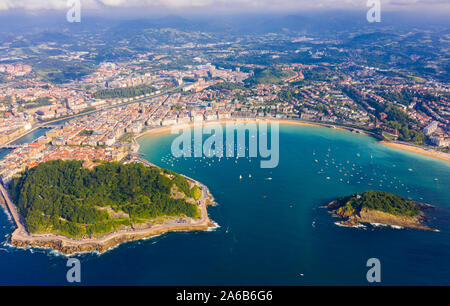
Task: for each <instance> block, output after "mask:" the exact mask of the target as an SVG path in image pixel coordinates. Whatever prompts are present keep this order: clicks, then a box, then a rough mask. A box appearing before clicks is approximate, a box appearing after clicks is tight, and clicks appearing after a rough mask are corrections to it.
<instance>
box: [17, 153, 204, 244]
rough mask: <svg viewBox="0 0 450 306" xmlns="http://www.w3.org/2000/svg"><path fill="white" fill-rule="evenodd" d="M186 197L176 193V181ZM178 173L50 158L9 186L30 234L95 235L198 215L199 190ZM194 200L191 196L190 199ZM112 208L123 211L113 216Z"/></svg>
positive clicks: (138, 166)
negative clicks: (145, 222)
mask: <svg viewBox="0 0 450 306" xmlns="http://www.w3.org/2000/svg"><path fill="white" fill-rule="evenodd" d="M174 185H175V186H176V187H177V190H178V191H179V192H182V193H183V194H184V195H185V197H184V198H176V199H175V198H174V197H172V196H171V193H172V191H173V186H174ZM195 187H196V185H195V186H194V187H192V188H191V187H190V183H189V182H188V181H187V180H186V179H185V178H183V177H182V176H180V175H179V174H176V173H174V172H171V171H168V170H162V169H159V168H156V167H146V166H144V165H143V164H140V163H130V164H122V163H118V162H112V163H110V162H104V163H102V164H100V165H98V166H96V167H94V168H93V169H92V170H89V169H86V168H83V162H81V161H61V160H58V161H50V162H46V163H41V164H39V165H38V166H36V167H34V168H31V169H29V170H27V171H25V172H24V173H22V175H21V176H20V177H18V178H15V179H14V180H13V181H12V182H11V184H10V186H9V188H10V193H11V196H12V198H13V201H14V202H15V203H16V205H17V207H18V210H19V212H20V214H21V215H22V217H23V219H24V221H25V224H26V226H27V229H28V230H29V232H31V233H38V232H59V233H62V234H65V235H68V236H74V237H77V236H81V235H92V234H98V233H105V232H110V231H112V230H114V229H115V228H117V227H119V226H122V225H127V226H128V225H130V224H131V222H133V223H135V222H141V221H143V220H151V219H154V218H157V217H161V216H187V217H197V216H198V209H197V207H196V205H195V204H191V203H189V202H188V201H187V200H188V199H189V198H194V199H196V200H198V198H199V190H198V189H197V188H198V187H197V188H195ZM190 202H192V201H190ZM108 209H112V210H113V211H114V212H119V213H122V216H125V217H122V218H112V217H111V216H110V215H109V214H108V212H107V211H108Z"/></svg>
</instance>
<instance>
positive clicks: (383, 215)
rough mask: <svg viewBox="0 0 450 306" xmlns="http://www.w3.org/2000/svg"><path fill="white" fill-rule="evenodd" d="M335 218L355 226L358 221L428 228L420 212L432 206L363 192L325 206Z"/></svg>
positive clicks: (423, 214) (425, 218)
mask: <svg viewBox="0 0 450 306" xmlns="http://www.w3.org/2000/svg"><path fill="white" fill-rule="evenodd" d="M325 208H327V209H328V210H329V211H330V212H331V213H332V214H333V216H334V217H337V218H340V219H341V221H339V222H338V223H339V224H340V225H343V226H349V227H356V226H359V225H360V224H361V223H371V224H383V225H390V226H398V227H405V228H413V229H421V230H430V231H433V230H435V229H432V228H430V227H429V226H427V225H425V224H424V222H425V221H426V220H427V216H426V215H425V213H424V212H423V210H425V209H430V208H432V206H431V205H427V204H423V203H419V202H415V201H412V200H410V199H405V198H403V197H400V196H398V195H395V194H391V193H387V192H382V191H366V192H364V193H362V194H353V195H351V196H348V197H341V198H339V199H337V200H335V201H333V202H331V203H329V204H328V205H327V206H325Z"/></svg>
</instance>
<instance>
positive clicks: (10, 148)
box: [0, 144, 26, 150]
mask: <svg viewBox="0 0 450 306" xmlns="http://www.w3.org/2000/svg"><path fill="white" fill-rule="evenodd" d="M25 146H26V145H24V144H21V145H14V144H9V145H3V146H0V149H7V150H14V149H18V148H24V147H25Z"/></svg>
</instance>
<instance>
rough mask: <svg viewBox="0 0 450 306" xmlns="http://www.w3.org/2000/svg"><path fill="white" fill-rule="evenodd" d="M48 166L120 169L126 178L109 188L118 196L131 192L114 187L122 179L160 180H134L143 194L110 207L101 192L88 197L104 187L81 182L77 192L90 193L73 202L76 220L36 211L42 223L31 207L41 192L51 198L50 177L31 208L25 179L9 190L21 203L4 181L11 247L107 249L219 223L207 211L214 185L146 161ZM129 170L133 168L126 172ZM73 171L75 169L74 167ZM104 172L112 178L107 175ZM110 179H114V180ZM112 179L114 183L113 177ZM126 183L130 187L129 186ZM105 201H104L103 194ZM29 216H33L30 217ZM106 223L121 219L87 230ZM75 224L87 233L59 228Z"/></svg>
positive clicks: (65, 204)
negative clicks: (12, 228)
mask: <svg viewBox="0 0 450 306" xmlns="http://www.w3.org/2000/svg"><path fill="white" fill-rule="evenodd" d="M43 166H45V167H47V168H44V169H50V170H52V169H54V168H56V169H59V170H64V171H59V175H61V173H65V172H68V171H67V168H64V166H67V167H69V169H75V170H77V169H80V171H85V175H86V174H87V175H89V174H95V172H93V171H100V170H103V171H104V170H107V169H108V167H109V168H110V169H112V170H114V171H116V172H113V174H114V173H125V175H122V177H120V175H118V174H116V175H115V177H116V178H115V179H116V180H118V181H117V182H115V184H109V185H108V186H109V187H110V189H108V191H109V193H107V194H108V195H111V194H114V192H116V195H126V193H125V191H122V190H119V191H121V192H117V190H116V191H114V189H113V187H114V186H119V185H120V184H119V183H122V182H123V181H125V182H128V181H127V180H131V179H132V178H134V180H135V181H137V180H138V179H144V178H146V179H148V180H147V183H148V181H150V180H151V179H152V178H153V181H154V182H155V183H154V184H153V185H148V186H147V187H146V188H144V187H145V185H144V184H140V183H139V182H135V184H136V185H137V186H139V188H141V189H140V193H141V194H140V195H138V196H136V194H137V192H138V190H136V191H135V192H134V193H132V194H131V197H130V198H128V199H125V200H123V201H122V202H121V203H120V202H113V201H108V202H106V204H107V205H103V206H102V205H101V204H102V202H101V198H100V197H98V196H97V197H95V202H94V204H95V205H92V203H89V202H88V201H86V199H88V198H89V194H88V193H87V192H91V193H95V192H96V190H98V189H99V187H98V185H99V184H97V187H96V188H88V187H86V186H82V185H81V186H79V188H75V189H73V188H72V190H76V192H79V191H80V190H83V188H85V189H86V193H85V194H86V195H88V196H86V197H85V198H82V199H79V200H78V201H77V202H76V205H77V206H74V208H76V209H73V210H71V213H72V214H73V215H74V216H76V217H77V218H73V216H72V215H70V214H66V215H64V216H62V215H60V214H58V213H55V215H51V214H52V213H54V212H53V211H42V210H38V213H37V214H36V213H35V215H36V216H37V217H38V222H35V219H34V218H35V216H34V215H31V213H32V212H33V210H30V209H29V208H30V206H33V205H35V206H33V208H34V209H35V210H37V209H38V208H39V206H38V205H40V202H39V203H34V202H33V199H41V200H42V199H43V198H44V197H42V194H45V195H46V196H47V198H48V195H49V194H50V193H48V190H49V189H51V188H47V186H55V184H49V182H47V181H46V182H42V180H37V181H36V182H33V183H34V185H33V186H37V187H40V189H39V188H36V190H35V191H36V192H37V191H38V190H40V192H37V193H36V195H35V196H34V197H31V200H30V203H28V206H23V203H22V202H23V201H24V198H23V197H21V195H22V194H23V190H24V188H23V187H21V186H22V185H23V186H27V185H30V184H27V182H25V183H24V184H22V185H20V181H19V180H18V181H16V185H11V186H10V187H11V189H10V190H12V191H13V192H12V193H13V196H14V195H15V199H16V201H18V202H19V205H16V204H14V203H13V201H12V199H11V198H10V194H9V193H8V192H7V191H6V189H5V188H4V187H3V185H1V184H0V191H1V195H2V199H1V200H3V201H0V202H4V203H5V204H6V207H7V210H8V212H9V213H10V214H11V216H12V218H13V220H14V222H15V224H16V226H17V229H16V230H15V231H14V232H13V233H12V234H11V235H9V237H8V238H7V241H6V242H7V243H8V244H10V245H12V246H15V247H19V248H27V247H36V248H45V249H53V250H56V251H59V252H61V253H64V254H74V253H82V252H99V253H103V252H105V251H106V250H108V249H111V248H113V247H115V246H117V245H119V244H121V243H124V242H127V241H135V240H140V239H145V238H149V237H152V236H157V235H161V234H163V233H167V232H174V231H206V230H208V229H209V228H211V227H214V226H215V224H214V222H212V221H211V220H210V219H209V217H208V211H207V206H208V205H213V204H214V198H213V197H212V195H211V193H210V191H209V189H208V188H207V187H206V186H205V185H203V184H202V183H200V182H197V181H195V180H193V179H190V178H188V177H184V176H181V175H179V174H176V173H174V172H171V171H168V170H164V169H160V168H157V167H153V166H148V167H147V166H144V165H142V164H141V163H138V164H128V165H121V164H108V163H104V164H103V167H102V168H95V170H83V169H82V168H78V167H81V164H77V163H73V162H72V163H71V162H64V163H62V162H55V163H49V164H45V165H43ZM34 169H35V171H38V170H39V169H38V167H36V168H34ZM133 169H135V170H136V169H137V170H139V173H140V175H139V176H138V175H131V173H130V171H131V170H133ZM118 170H120V171H118ZM125 170H130V171H128V172H125ZM38 173H39V172H38ZM71 173H74V171H72V172H71ZM75 173H77V172H75ZM27 174H28V176H27V177H26V178H27V179H28V178H30V177H31V178H33V173H27ZM102 175H103V176H104V177H107V176H105V175H104V174H102ZM111 176H112V175H109V177H111ZM45 177H47V178H46V179H47V180H54V179H55V177H57V174H55V175H53V176H45ZM74 177H77V178H78V177H80V172H78V174H77V175H76V176H71V177H69V178H67V177H62V178H60V180H59V181H60V184H61V182H63V183H65V184H66V185H71V184H72V181H76V180H75V179H74ZM96 179H97V181H100V179H99V176H98V175H97V176H96ZM108 179H109V178H108ZM109 180H110V181H112V180H113V179H109ZM81 181H83V180H81ZM17 182H19V183H17ZM92 182H93V181H92V180H91V183H92ZM112 182H113V183H114V181H112ZM50 183H51V182H50ZM122 185H124V184H122ZM14 186H16V189H15V190H14V189H13V188H14ZM124 186H125V187H130V184H126V185H124ZM19 187H20V188H19ZM58 188H59V187H58ZM67 190H70V188H65V189H61V188H60V190H55V188H53V191H54V192H53V194H55V193H57V191H59V193H68V191H67ZM61 199H67V196H66V197H61ZM161 199H162V200H161ZM41 200H40V201H41ZM56 200H58V199H56ZM56 200H55V201H51V202H49V203H48V205H55V204H57V203H58V201H56ZM103 200H104V201H105V196H104V194H103ZM110 200H111V199H110ZM158 200H159V202H158ZM21 201H22V202H21ZM139 201H141V202H139ZM130 202H131V203H133V204H132V206H128V205H130V204H129V203H130ZM59 203H60V204H61V207H62V208H64V207H66V208H67V207H70V205H71V203H73V202H70V201H67V200H66V201H62V202H59ZM111 203H113V204H114V205H116V206H115V210H114V209H112V208H111ZM21 204H22V205H21ZM119 204H121V206H118V205H119ZM48 205H47V206H45V207H43V208H42V207H41V209H46V208H48ZM164 205H166V206H167V208H165V207H164ZM153 206H158V208H159V209H160V210H159V211H156V212H155V209H154V208H153ZM36 207H37V208H36ZM86 208H90V210H86ZM26 209H28V210H26ZM83 209H84V210H85V211H86V212H88V213H90V215H87V214H83V215H80V214H78V215H77V213H78V212H80V211H81V212H82V211H83ZM152 209H153V210H152ZM56 211H58V210H56ZM152 213H153V214H152ZM91 215H92V216H94V217H97V219H95V220H92V217H91ZM30 216H31V217H32V218H30ZM83 217H84V218H87V217H91V219H90V220H91V221H89V222H88V221H86V220H88V219H83ZM122 219H124V220H122ZM83 222H84V223H83ZM101 222H103V223H104V224H105V223H106V224H110V223H113V224H115V223H117V224H119V225H120V226H117V227H109V228H106V229H104V228H103V227H99V229H100V230H98V231H97V232H94V231H88V230H87V229H89V228H92V227H98V226H100V225H102V223H101ZM72 223H73V224H75V225H77V227H78V229H79V230H80V231H82V234H78V235H77V233H78V232H70V231H68V232H65V231H62V230H61V227H57V225H67V224H69V225H71V224H72ZM69 229H70V227H69ZM94 229H96V228H94ZM97 229H98V228H97Z"/></svg>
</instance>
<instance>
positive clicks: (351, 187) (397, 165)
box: [0, 126, 450, 285]
mask: <svg viewBox="0 0 450 306" xmlns="http://www.w3.org/2000/svg"><path fill="white" fill-rule="evenodd" d="M174 137H175V136H174V135H170V134H169V135H153V136H147V137H145V138H142V139H140V140H139V142H140V144H141V153H143V154H145V155H143V156H144V157H145V158H147V159H148V160H150V161H152V162H154V163H155V164H157V165H159V166H161V167H164V168H168V169H171V170H174V171H177V172H180V173H183V174H186V175H188V176H190V177H193V178H195V179H197V180H199V181H201V182H203V183H205V184H206V185H207V186H208V187H209V188H210V190H211V192H212V194H213V195H214V197H215V199H216V201H217V203H218V205H217V206H215V207H210V208H208V211H209V213H210V217H211V218H212V219H213V220H214V221H216V222H217V223H218V224H219V225H220V228H218V229H215V230H213V231H209V232H190V233H186V232H185V233H168V234H165V235H162V236H159V237H155V238H151V239H148V240H145V241H139V242H131V243H126V244H123V245H121V246H119V247H117V248H115V249H113V250H111V251H109V252H107V253H106V254H104V255H101V256H98V255H93V254H86V255H81V256H80V258H81V262H82V282H83V284H88V285H107V284H115V285H121V284H125V285H127V284H130V285H131V284H133V285H137V284H140V285H364V284H367V281H366V276H365V275H366V272H367V270H368V268H366V261H367V260H368V259H369V258H372V257H375V258H378V259H379V260H380V261H381V280H382V284H385V285H421V284H425V285H426V284H438V285H439V284H446V285H448V284H449V283H450V282H449V280H450V263H449V260H448V259H449V258H450V188H449V186H450V166H449V164H448V163H445V162H441V161H437V160H434V159H431V158H428V157H422V156H418V155H415V154H412V153H408V152H403V151H398V150H396V149H392V148H389V147H385V146H382V145H380V144H378V143H376V142H375V140H374V139H372V138H370V137H366V136H361V135H355V134H352V133H348V132H345V131H339V130H331V129H326V128H316V127H303V126H301V127H300V126H281V127H280V163H279V166H278V167H277V168H274V169H261V168H260V164H259V160H258V159H247V158H240V159H238V160H237V161H236V160H235V159H228V160H227V159H225V158H223V159H221V160H220V161H219V160H218V159H208V158H205V159H202V158H188V159H184V158H180V159H175V158H173V157H172V155H171V153H170V146H171V143H172V140H173V139H174ZM358 153H359V156H358ZM316 160H317V162H316ZM240 176H242V179H240ZM250 176H251V177H250ZM341 179H342V181H341ZM369 189H376V190H384V191H389V192H394V193H398V194H400V195H402V196H405V197H411V198H413V199H414V200H418V201H422V202H425V203H430V204H433V205H435V206H436V209H435V210H431V211H428V214H429V216H430V220H429V224H430V226H432V227H435V228H438V229H439V230H440V232H427V231H418V230H410V229H393V228H390V227H373V226H370V225H368V226H367V227H366V228H357V229H355V228H344V227H339V226H337V225H335V224H334V222H335V221H336V220H335V219H333V218H332V217H331V216H330V215H329V214H328V213H327V212H326V211H325V210H324V209H320V208H319V206H321V205H324V204H327V203H328V202H330V201H331V200H333V199H334V198H336V197H338V196H342V195H348V194H351V193H354V192H362V191H365V190H369ZM11 231H12V225H11V223H10V222H9V221H8V220H7V218H6V217H5V216H4V214H3V213H2V214H1V217H0V232H1V233H0V234H3V235H5V234H7V233H10V232H11ZM65 264H66V259H65V257H63V256H55V254H52V253H50V252H48V251H44V250H33V251H30V250H17V249H14V248H10V247H5V246H1V247H0V271H1V274H0V284H43V285H46V284H66V282H65V274H66V271H67V268H66V267H65ZM301 274H303V276H302V275H301Z"/></svg>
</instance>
